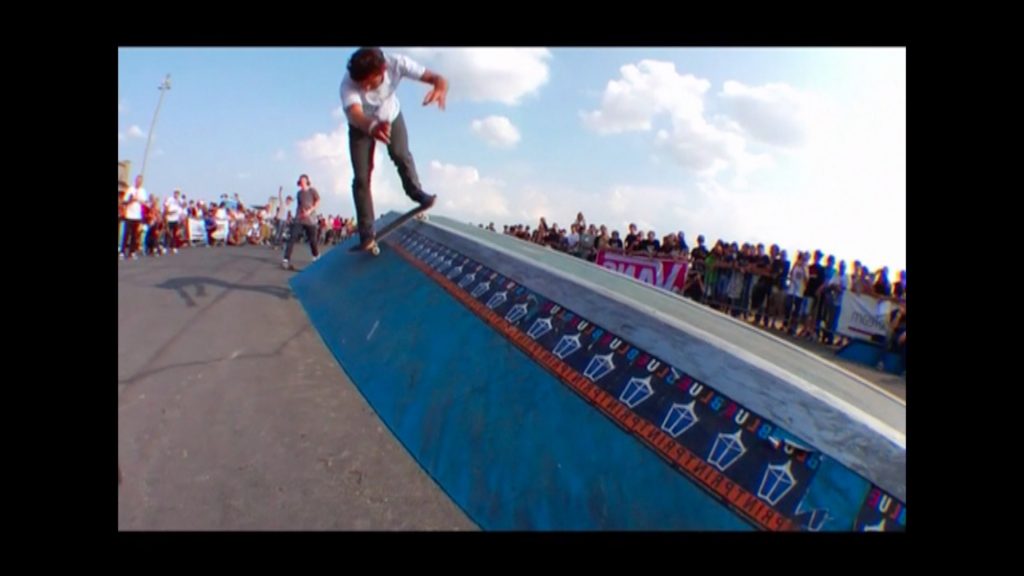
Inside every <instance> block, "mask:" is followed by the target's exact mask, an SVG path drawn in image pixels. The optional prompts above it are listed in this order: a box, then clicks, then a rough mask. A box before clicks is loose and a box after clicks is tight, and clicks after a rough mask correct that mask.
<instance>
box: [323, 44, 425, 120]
mask: <svg viewBox="0 0 1024 576" xmlns="http://www.w3.org/2000/svg"><path fill="white" fill-rule="evenodd" d="M384 60H385V61H386V65H385V69H384V81H383V82H381V83H380V86H378V87H377V88H375V89H374V90H371V91H369V92H364V91H363V90H362V89H361V88H360V87H359V84H357V83H356V82H355V81H354V80H352V78H351V77H350V76H349V74H348V72H346V73H345V77H344V78H343V79H342V81H341V106H342V109H343V110H347V109H348V108H349V107H350V106H352V105H354V104H361V105H362V107H363V114H365V115H366V116H367V117H369V118H374V119H377V120H381V121H387V122H394V121H395V118H398V113H399V112H401V106H400V105H399V103H398V96H397V95H395V91H396V90H398V85H399V83H401V81H402V78H406V77H408V78H414V79H417V80H418V79H420V78H421V77H423V73H424V72H426V71H427V69H426V68H425V67H423V66H422V65H421V64H419V63H417V62H416V61H414V60H412V59H411V58H409V57H407V56H402V55H394V56H392V55H391V54H384Z"/></svg>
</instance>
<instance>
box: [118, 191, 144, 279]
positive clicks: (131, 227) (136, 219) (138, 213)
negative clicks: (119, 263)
mask: <svg viewBox="0 0 1024 576" xmlns="http://www.w3.org/2000/svg"><path fill="white" fill-rule="evenodd" d="M124 201H125V210H124V221H125V233H124V239H123V240H122V242H121V256H120V257H121V258H122V259H123V258H127V257H131V258H134V259H138V258H139V249H140V248H141V246H140V240H141V238H140V237H139V232H140V228H141V226H142V205H143V204H144V203H146V202H148V201H149V194H148V193H146V189H145V188H143V187H142V174H139V175H138V176H136V177H135V186H132V187H130V188H128V191H127V192H125V194H124Z"/></svg>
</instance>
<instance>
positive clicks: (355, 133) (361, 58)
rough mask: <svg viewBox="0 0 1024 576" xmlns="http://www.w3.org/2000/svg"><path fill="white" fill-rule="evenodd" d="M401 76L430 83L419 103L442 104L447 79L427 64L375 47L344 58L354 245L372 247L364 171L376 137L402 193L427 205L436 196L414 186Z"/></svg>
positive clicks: (367, 177)
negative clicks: (355, 231)
mask: <svg viewBox="0 0 1024 576" xmlns="http://www.w3.org/2000/svg"><path fill="white" fill-rule="evenodd" d="M402 78H412V79H414V80H419V81H420V82H423V83H425V84H430V85H431V86H433V88H432V89H431V90H430V92H428V93H427V96H426V97H425V98H424V99H423V105H424V106H428V105H430V104H433V103H435V102H436V103H437V106H438V108H440V109H441V110H444V107H445V99H446V97H447V95H448V81H447V80H445V79H444V77H442V76H441V75H439V74H437V73H435V72H431V71H430V70H427V69H426V68H424V67H423V66H422V65H420V64H419V63H417V62H415V61H413V60H412V59H410V58H408V57H406V56H401V55H392V54H384V52H383V51H382V50H381V49H380V48H360V49H359V50H356V51H355V53H353V54H352V56H351V58H350V59H349V61H348V71H347V72H346V74H345V77H344V78H343V79H342V81H341V102H342V107H343V108H344V110H345V116H346V118H347V119H348V126H349V131H348V140H349V155H350V158H351V160H352V171H353V173H354V177H353V179H352V196H353V199H354V200H355V205H356V218H357V219H358V230H359V240H360V242H359V246H360V248H361V249H363V250H370V251H375V249H376V240H375V236H374V230H373V220H374V214H373V197H372V196H371V195H370V173H371V172H372V171H373V152H374V148H375V146H376V141H377V140H380V141H381V142H383V143H384V144H385V145H387V147H388V155H389V156H390V157H391V160H392V161H393V162H394V163H395V166H396V167H397V168H398V176H399V178H401V180H402V188H403V190H405V194H406V195H407V196H409V198H411V199H412V200H413V201H414V202H417V203H419V204H420V207H422V208H429V207H430V206H432V205H433V204H434V201H435V200H436V199H437V196H436V195H433V194H427V193H426V192H424V191H423V188H422V187H421V186H420V180H419V177H418V176H417V174H416V164H415V163H414V162H413V158H412V154H411V153H410V152H409V134H408V132H407V131H406V127H405V119H404V117H403V116H402V112H401V107H400V105H399V102H398V96H397V94H396V90H397V88H398V85H399V83H400V82H401V80H402Z"/></svg>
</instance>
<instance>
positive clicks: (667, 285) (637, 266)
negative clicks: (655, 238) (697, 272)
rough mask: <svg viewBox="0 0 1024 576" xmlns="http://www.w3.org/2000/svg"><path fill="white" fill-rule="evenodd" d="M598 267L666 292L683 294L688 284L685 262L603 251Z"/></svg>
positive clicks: (599, 254)
mask: <svg viewBox="0 0 1024 576" xmlns="http://www.w3.org/2000/svg"><path fill="white" fill-rule="evenodd" d="M597 265H598V266H604V267H605V268H607V269H609V270H614V271H616V272H619V273H621V274H625V275H627V276H632V277H633V278H636V279H637V280H639V281H641V282H644V283H646V284H650V285H652V286H657V287H658V288H663V289H665V290H671V289H673V288H675V289H676V290H677V291H680V292H682V290H683V286H684V285H685V283H686V262H685V261H683V260H672V259H671V258H649V257H646V256H627V255H625V254H619V253H617V252H608V251H605V250H601V251H599V252H598V253H597Z"/></svg>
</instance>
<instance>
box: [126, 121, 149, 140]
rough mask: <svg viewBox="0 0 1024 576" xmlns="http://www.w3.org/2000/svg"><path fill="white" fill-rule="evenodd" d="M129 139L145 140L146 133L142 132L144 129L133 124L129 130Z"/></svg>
mask: <svg viewBox="0 0 1024 576" xmlns="http://www.w3.org/2000/svg"><path fill="white" fill-rule="evenodd" d="M128 137H129V138H145V137H146V133H145V132H143V131H142V128H139V125H138V124H132V126H131V127H130V128H128Z"/></svg>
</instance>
